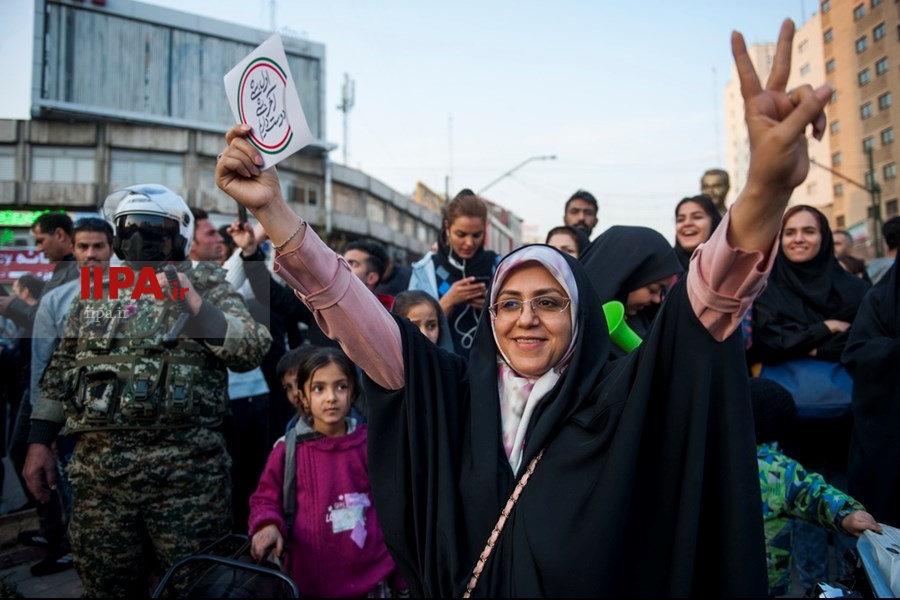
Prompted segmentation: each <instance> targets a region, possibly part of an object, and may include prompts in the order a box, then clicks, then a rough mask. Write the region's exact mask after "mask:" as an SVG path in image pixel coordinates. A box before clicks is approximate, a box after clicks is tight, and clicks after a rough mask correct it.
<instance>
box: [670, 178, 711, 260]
mask: <svg viewBox="0 0 900 600" xmlns="http://www.w3.org/2000/svg"><path fill="white" fill-rule="evenodd" d="M682 202H683V203H685V204H686V203H687V202H693V203H694V204H696V205H698V206H699V207H700V208H702V209H703V212H705V213H706V214H708V215H709V218H710V219H712V226H711V227H710V228H709V235H710V236H711V235H712V234H713V232H714V231H715V230H716V227H718V226H719V223H721V222H722V215H720V214H719V209H717V208H716V205H715V204H714V203H713V200H712V198H710V197H709V196H704V195H702V194H701V195H700V196H691V197H690V198H687V199H685V200H682V201H680V202H679V203H678V204H679V205H680V204H681V203H682ZM675 210H676V215H675V216H676V219H677V218H678V215H677V211H678V208H677V207H676V209H675ZM708 239H709V237H707V238H706V240H708ZM706 240H703V241H704V242H705V241H706ZM692 254H693V250H692V251H690V252H688V251H687V250H685V249H684V248H683V247H682V246H681V244H679V243H678V240H677V239H676V240H675V256H677V257H678V262H680V263H681V266H682V268H683V269H684V270H685V271H687V270H688V267H689V266H690V264H691V255H692Z"/></svg>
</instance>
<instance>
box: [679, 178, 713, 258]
mask: <svg viewBox="0 0 900 600" xmlns="http://www.w3.org/2000/svg"><path fill="white" fill-rule="evenodd" d="M721 222H722V216H721V215H720V214H719V211H718V209H716V205H715V204H714V203H713V200H712V198H710V197H709V196H707V195H706V194H700V195H699V196H690V197H688V198H682V199H681V200H680V201H679V202H678V204H676V205H675V254H676V255H677V256H678V261H679V262H680V263H681V266H682V267H683V268H684V270H685V271H687V268H688V264H689V263H690V262H691V254H693V253H694V250H696V249H697V246H699V245H700V244H702V243H703V242H705V241H706V240H708V239H709V236H711V235H712V234H713V231H715V230H716V227H718V226H719V223H721Z"/></svg>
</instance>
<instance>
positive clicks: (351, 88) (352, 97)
mask: <svg viewBox="0 0 900 600" xmlns="http://www.w3.org/2000/svg"><path fill="white" fill-rule="evenodd" d="M355 102H356V82H355V81H353V80H352V79H350V75H348V74H347V73H344V85H343V86H341V103H340V104H338V110H339V111H341V112H342V113H344V148H343V151H344V164H345V165H346V164H347V115H348V113H349V112H350V109H351V108H353V104H354V103H355Z"/></svg>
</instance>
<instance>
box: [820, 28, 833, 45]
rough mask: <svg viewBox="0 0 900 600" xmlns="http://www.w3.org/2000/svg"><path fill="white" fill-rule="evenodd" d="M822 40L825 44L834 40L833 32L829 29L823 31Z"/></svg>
mask: <svg viewBox="0 0 900 600" xmlns="http://www.w3.org/2000/svg"><path fill="white" fill-rule="evenodd" d="M822 39H823V40H824V41H825V43H826V44H827V43H829V42H830V41H831V40H833V39H834V32H833V31H832V30H831V28H830V27H829V28H828V29H826V30H825V33H823V34H822Z"/></svg>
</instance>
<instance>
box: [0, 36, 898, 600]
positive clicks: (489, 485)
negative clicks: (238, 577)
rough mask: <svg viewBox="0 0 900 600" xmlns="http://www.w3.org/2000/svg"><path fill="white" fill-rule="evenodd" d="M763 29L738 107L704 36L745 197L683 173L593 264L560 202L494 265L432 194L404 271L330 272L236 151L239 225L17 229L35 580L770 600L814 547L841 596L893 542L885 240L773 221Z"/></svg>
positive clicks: (780, 133) (456, 203)
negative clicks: (73, 574)
mask: <svg viewBox="0 0 900 600" xmlns="http://www.w3.org/2000/svg"><path fill="white" fill-rule="evenodd" d="M792 37H793V24H792V23H791V22H789V21H786V22H785V23H784V24H783V26H782V29H781V32H780V35H779V43H778V50H777V52H776V57H775V61H774V63H773V70H772V74H771V76H770V78H769V80H768V81H767V82H766V83H765V84H763V83H762V82H760V81H759V79H758V77H757V75H756V72H755V70H754V68H753V66H752V63H751V62H750V59H749V56H748V54H747V51H746V48H745V45H744V41H743V38H742V37H741V36H740V34H737V33H735V34H734V35H733V37H732V49H733V54H734V58H735V64H736V67H737V73H738V76H739V78H740V80H741V90H742V94H743V97H744V102H745V110H746V113H747V124H748V132H749V136H750V140H751V146H750V147H751V162H750V173H749V177H748V184H747V185H746V186H745V188H744V190H743V191H742V192H741V193H740V194H739V195H738V197H737V198H736V199H735V200H734V202H733V203H731V205H730V206H728V207H727V208H726V206H725V198H726V197H727V194H728V191H729V189H728V188H729V186H728V175H727V172H725V171H723V170H721V169H710V170H708V171H707V172H705V173H703V175H702V176H701V185H700V193H699V194H697V195H689V196H686V197H684V198H683V199H682V200H681V201H678V202H677V203H675V207H674V216H675V219H674V224H673V229H674V233H675V243H674V245H672V244H670V243H669V242H668V241H667V240H666V239H665V237H664V236H663V235H662V234H660V233H659V232H657V231H655V230H652V229H649V228H645V227H638V226H622V225H611V226H608V227H603V228H602V233H600V234H598V235H597V236H595V237H593V239H592V234H593V230H594V229H595V227H597V225H598V224H600V223H602V215H600V214H599V210H598V202H597V200H596V198H595V197H594V196H593V195H592V194H591V193H590V192H588V191H586V190H583V189H579V190H577V191H576V192H575V193H574V194H572V196H571V197H570V198H568V200H567V201H566V202H565V205H564V209H563V219H562V223H561V224H560V225H559V226H558V227H554V228H552V229H551V230H550V231H549V232H548V234H547V237H546V240H545V243H543V244H529V245H524V246H522V247H520V248H517V249H515V250H513V251H511V252H509V253H508V254H506V255H504V256H501V255H499V254H497V253H495V252H493V251H491V250H490V249H488V248H487V247H486V244H485V236H486V234H487V206H486V204H485V201H484V200H483V199H482V198H480V197H479V196H478V195H477V194H475V193H473V192H472V191H471V190H470V189H464V190H462V191H461V192H459V193H458V194H457V195H456V196H455V197H454V198H453V199H452V200H450V202H448V204H447V205H446V207H445V211H444V215H443V224H442V228H441V232H440V235H439V237H438V239H437V240H435V245H434V247H433V250H432V251H431V252H429V253H427V254H426V255H424V256H423V257H422V258H421V259H420V260H418V261H416V262H415V263H413V264H411V265H403V264H400V263H399V262H397V261H395V260H394V259H393V258H392V257H391V256H390V255H389V253H388V252H387V251H386V249H385V247H384V246H383V245H381V244H380V243H378V242H376V241H374V240H368V239H358V240H354V241H351V242H350V243H347V244H346V245H345V246H344V247H341V248H331V247H329V246H328V245H327V244H326V243H325V242H324V241H323V240H321V239H320V238H319V237H318V236H317V235H316V233H315V232H314V231H313V229H312V228H311V227H310V226H309V224H308V223H307V222H306V221H305V220H304V219H303V215H297V214H295V212H294V211H293V209H292V208H291V207H290V206H289V205H288V203H287V202H286V201H285V200H284V198H283V196H282V193H281V184H280V181H279V179H278V173H277V169H276V168H270V169H267V170H263V169H261V167H260V165H261V164H262V160H261V156H260V154H259V152H258V150H257V149H256V148H255V147H254V146H253V145H252V144H251V143H250V142H249V141H248V139H247V137H248V134H249V128H248V127H247V126H246V125H237V126H235V127H233V128H232V129H231V130H230V131H229V132H228V133H227V134H226V138H225V139H226V147H225V148H224V150H223V152H222V154H220V156H219V159H218V162H217V168H216V182H217V184H218V186H219V187H220V188H221V189H222V190H223V191H225V192H226V193H227V194H228V195H229V196H231V197H232V198H233V199H234V200H235V201H236V202H238V203H239V204H241V205H242V206H244V207H246V208H247V209H248V210H249V211H250V213H251V214H252V215H253V217H254V218H255V221H256V222H257V225H253V224H252V223H250V222H247V221H241V220H238V219H236V220H235V221H234V222H233V223H232V224H230V225H229V226H226V227H223V228H221V229H219V230H217V229H216V228H215V226H214V225H213V224H212V222H211V220H210V217H209V215H208V214H207V213H206V212H204V211H203V210H200V209H199V208H196V207H194V208H191V207H188V206H187V204H186V203H185V202H184V200H183V199H182V198H181V197H179V196H178V195H176V194H175V193H173V192H172V191H171V190H168V189H166V188H164V187H162V186H155V185H139V186H132V187H128V188H125V189H123V190H119V191H117V192H116V193H114V194H113V195H111V196H110V197H109V198H108V199H107V202H106V204H105V206H104V214H103V216H104V218H102V219H100V218H88V219H81V220H79V221H77V222H75V223H74V224H73V223H72V222H71V220H68V221H67V219H68V217H65V215H61V214H50V215H45V216H42V217H41V218H40V219H39V220H38V221H36V222H35V224H34V228H33V233H34V234H35V238H36V240H37V242H38V244H39V246H40V247H41V249H42V251H43V252H44V254H45V255H46V256H47V258H50V259H51V260H54V261H56V262H55V265H56V268H55V269H54V274H53V278H52V279H50V280H49V281H48V282H47V283H46V284H44V283H43V282H42V281H40V280H38V281H36V282H35V281H30V280H25V279H24V278H23V280H21V281H18V282H16V285H15V286H14V289H13V291H12V294H11V295H10V296H7V297H3V298H0V315H3V316H4V318H5V319H6V320H7V321H8V322H9V323H11V324H13V325H14V326H15V327H16V328H17V329H16V331H15V332H14V333H11V334H10V337H11V338H17V339H18V340H20V341H21V342H25V341H26V340H30V345H29V344H28V343H21V344H16V345H10V347H13V346H15V352H16V360H17V361H19V364H21V366H22V369H10V371H9V372H10V373H11V374H15V375H16V377H15V378H14V380H13V379H10V380H9V382H8V383H7V384H6V389H5V392H6V396H7V399H8V401H7V402H5V403H4V404H5V406H7V407H9V410H10V411H11V412H10V413H8V414H7V419H8V420H9V421H11V422H14V423H15V432H14V434H13V436H12V439H10V440H8V441H7V443H6V444H4V449H7V448H8V451H9V454H10V455H11V457H12V459H13V464H14V465H15V466H16V469H17V471H19V472H20V473H21V476H22V480H23V484H24V487H25V488H26V489H27V493H28V496H29V502H33V503H34V505H35V506H37V507H38V510H39V516H40V530H38V531H35V532H26V533H27V536H26V537H28V539H29V540H30V541H31V543H38V541H39V540H42V541H43V543H44V545H46V547H47V557H46V558H45V559H44V560H42V561H41V562H40V563H38V564H37V565H35V567H36V568H37V571H35V574H36V575H41V574H45V573H49V572H54V571H56V570H60V569H64V568H68V567H70V566H72V564H73V562H74V566H75V568H76V569H77V571H78V575H79V577H80V578H81V580H82V582H83V585H84V589H85V594H86V595H87V596H129V597H134V596H135V595H136V596H137V597H146V596H147V595H148V594H149V593H150V592H151V591H152V590H153V586H154V583H155V582H156V581H158V579H159V578H160V577H161V576H162V574H163V573H165V572H166V570H167V569H169V568H170V567H171V566H172V565H173V564H175V563H176V562H177V561H178V560H179V559H180V558H183V557H185V556H187V555H189V554H192V553H194V552H196V551H198V550H199V549H201V548H203V547H205V546H207V545H209V544H211V543H213V542H215V541H216V540H218V539H221V538H222V537H223V536H228V535H242V536H243V535H246V536H247V538H248V540H249V541H250V548H251V553H252V555H253V556H254V557H255V558H257V559H263V558H266V557H269V556H273V555H274V556H276V557H278V558H279V559H280V561H281V564H282V568H283V569H284V570H285V572H286V573H288V574H289V575H290V576H291V577H292V578H293V579H294V581H295V582H296V583H297V584H298V587H299V589H300V591H301V594H302V595H306V596H315V597H365V596H368V597H405V596H460V595H463V596H466V597H470V596H502V597H512V596H559V597H581V596H593V597H596V596H600V595H603V596H606V595H617V596H635V595H641V596H643V595H654V596H673V595H674V596H688V595H701V594H704V593H708V594H713V595H715V596H716V597H718V596H766V595H769V596H779V595H785V594H787V593H788V591H789V586H790V571H791V568H793V565H796V568H797V569H798V572H799V573H800V576H801V577H802V583H803V585H804V587H806V588H807V589H809V590H811V589H812V588H813V586H814V585H815V584H816V583H817V582H818V581H821V580H824V579H828V578H829V577H831V575H829V573H828V571H827V568H828V567H827V546H828V544H829V541H828V538H827V536H829V535H831V536H833V537H834V539H833V541H832V542H830V543H832V544H834V547H835V549H836V550H837V551H838V552H837V553H838V554H839V568H840V569H841V571H840V572H839V573H837V574H835V575H834V577H836V578H842V577H847V576H848V573H849V571H850V570H851V569H852V568H853V566H854V565H853V564H851V560H852V553H851V554H844V550H845V549H852V546H853V542H854V539H855V537H858V536H859V535H861V534H862V532H863V531H866V530H872V531H880V530H881V525H880V524H881V523H884V524H889V525H895V526H900V514H898V506H900V498H898V491H897V490H898V489H900V481H898V479H900V475H894V473H900V469H898V467H900V464H898V463H900V453H898V451H897V448H896V444H893V443H892V442H891V438H890V433H889V431H891V430H892V424H897V423H898V421H900V412H898V411H900V402H897V400H898V398H897V390H898V389H900V386H898V385H896V383H897V382H894V381H893V380H892V379H890V378H891V377H896V375H895V373H896V369H895V368H894V369H891V368H890V366H891V365H894V364H896V362H897V361H896V359H897V358H898V357H900V319H898V317H897V307H898V306H900V304H898V298H897V296H898V294H900V282H898V274H897V272H896V271H897V268H896V266H895V265H894V260H895V259H894V257H895V255H896V247H897V244H898V241H900V240H898V238H900V218H894V219H890V220H888V221H887V222H886V223H885V224H884V238H885V240H886V242H887V245H888V247H889V249H890V252H891V255H890V256H889V257H888V260H879V261H872V262H871V263H870V264H869V265H868V266H869V270H868V271H866V269H863V271H866V272H865V276H862V274H858V273H854V272H852V270H851V269H850V266H852V261H850V262H847V261H844V262H842V261H841V260H840V256H839V254H840V253H839V252H838V251H837V248H836V244H835V243H834V240H836V239H837V238H838V236H839V235H841V236H842V235H843V234H839V233H837V232H832V230H831V229H830V228H829V225H828V221H827V219H826V218H825V216H824V215H823V214H822V213H821V212H819V211H818V210H816V209H815V208H813V207H810V206H793V207H790V208H788V202H789V199H790V195H791V192H792V190H793V189H794V188H795V187H796V186H797V185H799V184H800V183H801V182H802V181H803V180H804V179H805V177H806V174H807V171H808V168H809V159H808V155H807V138H806V132H807V130H808V129H811V130H812V135H814V136H816V137H820V136H821V134H822V132H823V130H824V126H825V120H824V113H823V110H824V107H825V106H826V104H827V102H828V100H829V98H830V97H831V89H830V88H829V87H828V86H822V87H820V88H816V89H813V88H812V87H810V86H803V87H800V88H796V89H794V90H791V91H786V89H785V85H786V82H787V79H788V75H789V67H790V60H789V58H790V57H789V55H790V52H789V48H790V42H791V39H792ZM851 242H852V237H851ZM850 247H852V244H851V245H850ZM848 251H849V247H848ZM113 255H115V256H116V257H118V259H119V260H120V261H121V262H122V264H123V265H125V266H126V267H128V268H129V269H131V271H133V273H134V274H135V275H136V277H134V278H133V280H132V281H130V282H128V283H127V284H123V283H122V281H121V280H120V279H118V277H119V274H118V273H111V272H110V267H109V265H110V260H111V258H112V257H113ZM270 259H274V266H273V267H272V268H271V269H270V267H269V264H270ZM863 262H864V263H865V261H863ZM848 265H849V266H848ZM148 268H149V272H151V273H152V276H151V277H149V280H146V279H142V275H143V273H145V272H147V271H146V270H147V269H148ZM86 270H87V271H86ZM85 272H90V276H89V277H87V278H85V277H84V276H82V277H81V278H79V273H85ZM85 282H87V284H88V285H87V292H88V293H85V289H86V288H85ZM117 287H118V288H119V289H118V294H117V295H116V294H115V293H113V292H114V291H115V289H116V288H117ZM156 287H158V288H159V289H160V290H164V291H165V296H166V297H162V298H160V297H156V296H155V295H153V294H152V293H151V292H152V290H153V289H155V288H156ZM614 303H615V304H620V305H621V315H622V316H621V319H622V321H623V323H624V324H625V326H627V327H628V328H629V330H630V332H631V333H632V334H633V335H634V336H636V337H637V339H638V342H639V343H637V344H632V345H629V346H627V347H626V346H623V345H621V344H619V342H618V341H617V338H616V336H615V335H612V334H611V331H612V328H613V325H614V323H612V322H611V321H608V317H607V315H608V314H611V313H609V312H608V310H607V309H608V307H609V306H610V305H611V304H614ZM617 324H618V323H617ZM12 355H13V352H12V350H10V354H9V356H10V360H12V358H11V357H12ZM4 361H5V363H6V361H7V349H6V348H4ZM4 368H6V366H5V365H4ZM23 369H24V370H23ZM875 373H886V375H885V376H884V377H881V376H877V377H876V376H874V374H875ZM13 413H14V414H13ZM6 429H9V427H4V431H5V430H6ZM823 553H824V556H823ZM73 559H74V561H73Z"/></svg>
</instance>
